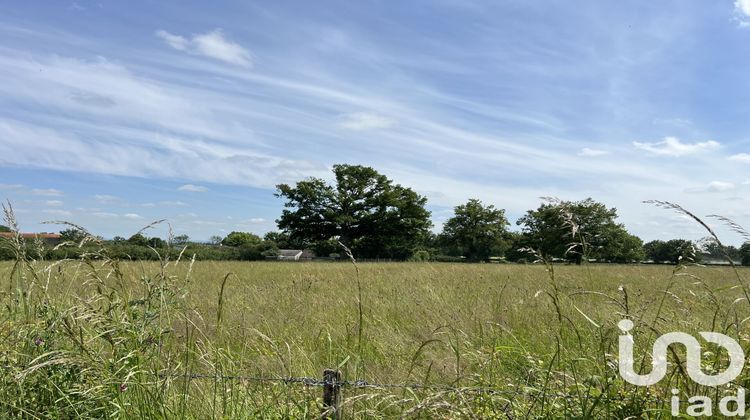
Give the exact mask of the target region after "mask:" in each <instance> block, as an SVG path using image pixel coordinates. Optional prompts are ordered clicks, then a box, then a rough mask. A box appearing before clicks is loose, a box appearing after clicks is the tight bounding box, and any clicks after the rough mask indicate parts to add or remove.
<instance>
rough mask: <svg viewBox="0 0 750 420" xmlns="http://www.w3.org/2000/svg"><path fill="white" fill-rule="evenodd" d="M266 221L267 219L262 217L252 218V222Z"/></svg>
mask: <svg viewBox="0 0 750 420" xmlns="http://www.w3.org/2000/svg"><path fill="white" fill-rule="evenodd" d="M265 221H266V219H264V218H262V217H253V218H252V219H250V223H263V222H265Z"/></svg>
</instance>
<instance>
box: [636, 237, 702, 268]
mask: <svg viewBox="0 0 750 420" xmlns="http://www.w3.org/2000/svg"><path fill="white" fill-rule="evenodd" d="M643 249H644V251H645V254H646V258H648V259H650V260H651V261H653V262H656V263H670V264H679V263H681V262H685V263H687V262H700V254H699V253H698V247H697V246H696V245H695V244H694V243H693V242H692V241H689V240H686V239H670V240H669V241H666V242H665V241H661V240H655V241H651V242H648V243H647V244H645V245H644V246H643Z"/></svg>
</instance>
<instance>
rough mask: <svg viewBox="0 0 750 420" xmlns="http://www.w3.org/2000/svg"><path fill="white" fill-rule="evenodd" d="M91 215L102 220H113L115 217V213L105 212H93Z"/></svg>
mask: <svg viewBox="0 0 750 420" xmlns="http://www.w3.org/2000/svg"><path fill="white" fill-rule="evenodd" d="M91 214H93V215H94V216H96V217H102V218H108V219H113V218H115V217H117V213H109V212H105V211H95V212H93V213H91Z"/></svg>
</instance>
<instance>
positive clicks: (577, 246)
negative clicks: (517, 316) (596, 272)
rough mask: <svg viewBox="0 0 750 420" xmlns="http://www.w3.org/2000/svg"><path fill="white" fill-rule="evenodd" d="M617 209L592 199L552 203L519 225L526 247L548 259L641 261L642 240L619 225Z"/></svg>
mask: <svg viewBox="0 0 750 420" xmlns="http://www.w3.org/2000/svg"><path fill="white" fill-rule="evenodd" d="M616 219H617V209H615V208H607V207H606V206H605V205H604V204H602V203H599V202H596V201H594V200H592V199H591V198H587V199H585V200H582V201H557V200H549V201H548V202H546V203H543V204H542V205H541V206H539V208H537V209H536V210H529V211H528V212H527V213H526V215H524V216H523V217H521V218H520V219H519V220H518V222H517V224H519V225H521V226H522V232H523V238H522V241H521V242H522V244H523V245H525V246H528V247H531V248H533V249H535V250H537V251H539V252H540V253H541V254H542V255H543V256H545V257H546V258H565V259H568V260H571V261H575V262H576V263H577V264H580V263H581V262H582V261H583V259H584V258H593V259H597V260H604V261H617V262H625V261H637V260H638V259H639V258H640V256H642V252H641V251H640V247H639V245H640V244H639V242H640V239H638V238H636V237H634V236H632V235H630V234H629V233H628V232H627V231H626V230H625V227H624V226H623V225H622V224H621V223H617V221H616Z"/></svg>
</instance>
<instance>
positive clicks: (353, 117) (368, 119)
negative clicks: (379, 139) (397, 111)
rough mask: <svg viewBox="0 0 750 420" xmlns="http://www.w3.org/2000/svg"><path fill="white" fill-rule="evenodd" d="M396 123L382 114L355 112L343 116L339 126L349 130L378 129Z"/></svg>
mask: <svg viewBox="0 0 750 420" xmlns="http://www.w3.org/2000/svg"><path fill="white" fill-rule="evenodd" d="M395 124H396V121H395V120H393V119H391V118H388V117H384V116H382V115H378V114H373V113H371V112H354V113H351V114H346V115H342V116H341V120H340V121H339V122H338V124H337V125H338V126H339V127H341V128H346V129H348V130H356V131H362V130H376V129H382V128H389V127H392V126H393V125H395Z"/></svg>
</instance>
